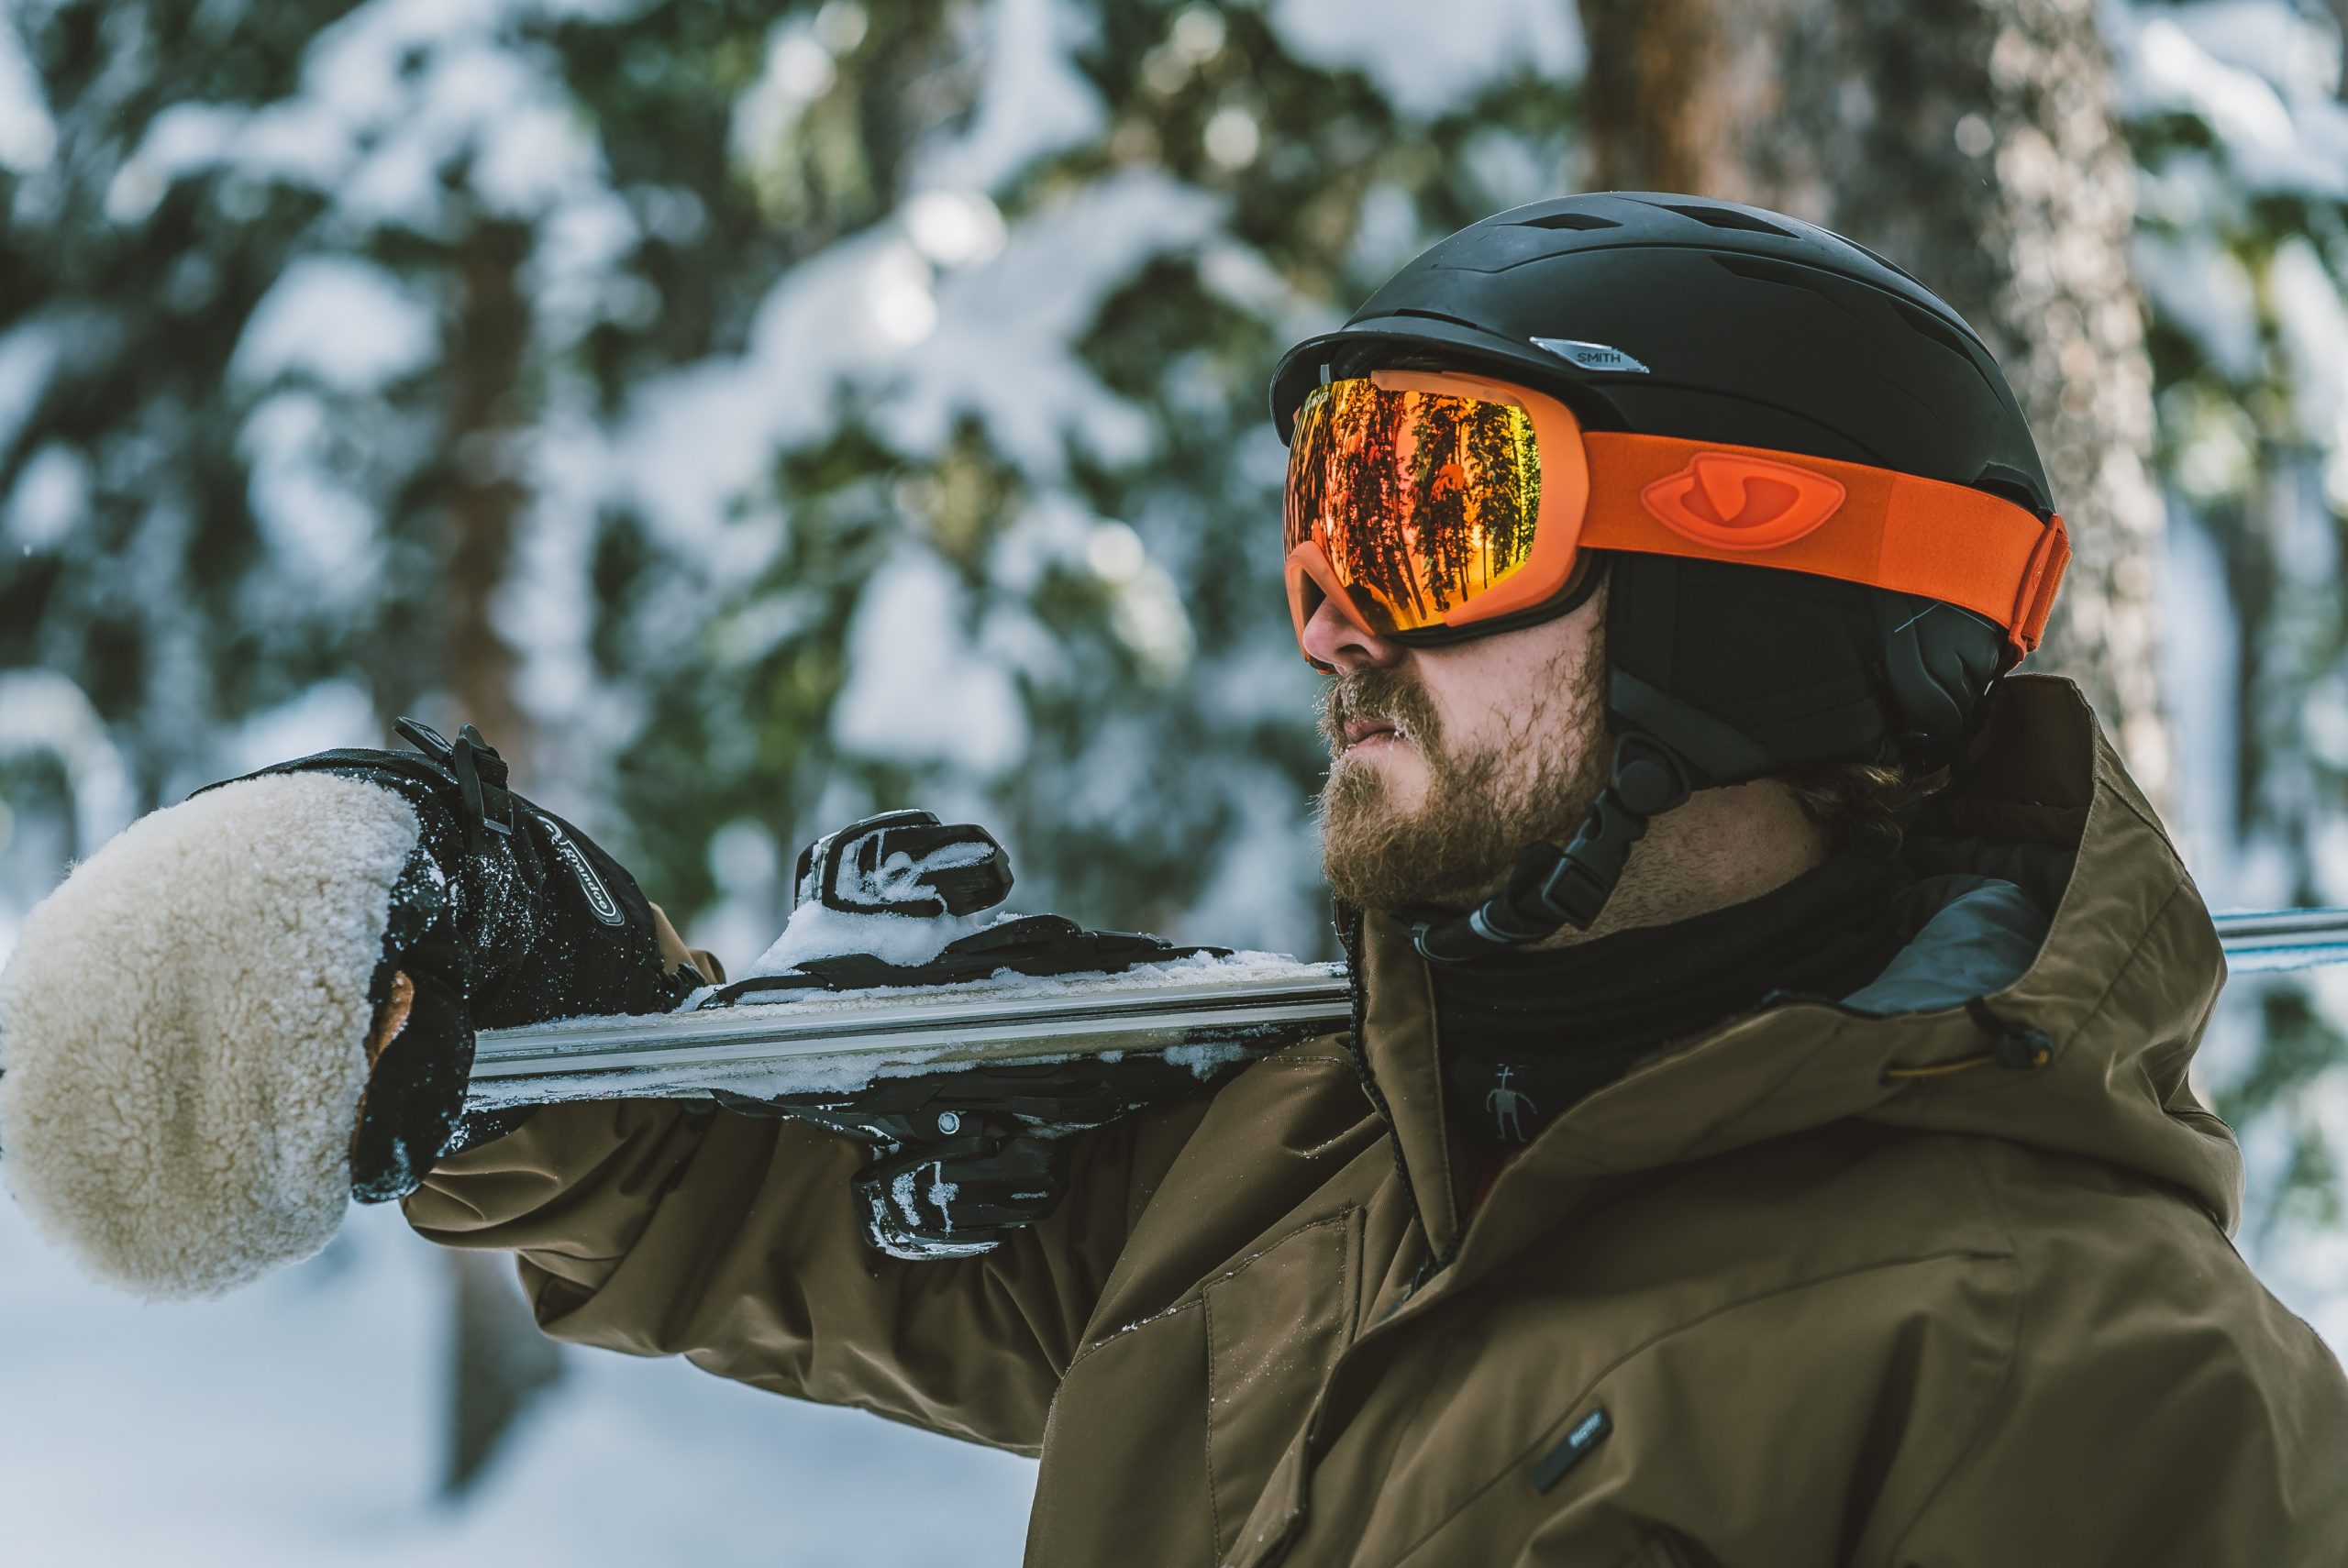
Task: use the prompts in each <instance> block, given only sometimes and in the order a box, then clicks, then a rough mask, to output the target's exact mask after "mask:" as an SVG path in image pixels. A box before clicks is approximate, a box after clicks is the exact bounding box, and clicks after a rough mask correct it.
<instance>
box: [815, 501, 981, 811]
mask: <svg viewBox="0 0 2348 1568" xmlns="http://www.w3.org/2000/svg"><path fill="white" fill-rule="evenodd" d="M967 604H968V593H967V591H966V590H965V589H964V588H963V586H962V583H961V581H960V580H959V579H958V577H957V576H956V575H955V573H954V569H953V568H951V567H949V566H947V564H946V562H945V561H943V560H941V559H939V558H937V557H936V555H935V554H933V553H931V552H930V551H928V550H925V549H922V548H920V547H916V546H907V547H903V548H902V549H900V550H899V551H898V552H897V554H896V555H895V556H894V557H892V558H891V560H890V563H889V569H888V570H886V571H882V572H877V573H875V574H874V575H873V577H872V579H871V580H870V581H869V582H868V583H867V584H866V585H865V589H864V597H863V598H862V599H861V600H860V601H859V602H858V604H857V610H856V618H855V620H854V621H853V622H852V623H851V624H850V625H849V628H848V636H847V656H848V665H847V668H848V679H847V686H846V688H845V689H844V690H842V691H841V692H840V695H839V699H838V701H836V702H835V703H834V704H833V707H832V738H833V740H834V741H836V742H837V743H838V745H840V747H841V748H842V749H843V750H845V751H848V752H851V753H854V754H856V755H858V756H869V757H874V758H880V759H884V760H888V761H893V762H908V763H923V762H938V763H947V764H952V765H955V766H958V767H962V768H964V769H967V770H968V771H969V772H971V773H974V774H978V775H981V776H984V775H990V774H996V773H1001V772H1002V771H1003V770H1004V769H1006V768H1008V767H1012V766H1013V765H1014V764H1016V763H1017V762H1018V760H1019V759H1020V758H1021V757H1022V756H1024V755H1026V750H1027V710H1026V706H1025V704H1024V703H1023V702H1022V701H1020V698H1019V690H1018V688H1017V686H1016V685H1015V684H1014V683H1013V680H1012V679H1011V677H1010V675H1009V674H1008V673H1006V672H1005V671H1004V670H1003V669H1002V668H1000V667H998V666H997V665H995V664H994V663H992V662H991V660H989V659H987V658H986V657H983V656H982V655H980V653H978V652H977V650H976V649H975V648H973V646H971V642H970V639H969V635H968V633H967V631H966V628H965V618H966V615H967V608H966V607H967Z"/></svg>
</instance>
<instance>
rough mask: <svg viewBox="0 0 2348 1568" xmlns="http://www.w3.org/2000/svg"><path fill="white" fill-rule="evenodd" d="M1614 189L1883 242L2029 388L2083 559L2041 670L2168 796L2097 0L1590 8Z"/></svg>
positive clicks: (2140, 390) (2155, 530) (1701, 2)
mask: <svg viewBox="0 0 2348 1568" xmlns="http://www.w3.org/2000/svg"><path fill="white" fill-rule="evenodd" d="M1580 4H1581V14H1582V18H1583V26H1584V29H1585V31H1586V32H1587V34H1588V36H1589V83H1588V88H1587V93H1588V104H1589V136H1590V144H1591V154H1592V163H1593V167H1592V173H1593V177H1594V183H1595V184H1597V185H1598V186H1600V188H1609V189H1617V190H1642V189H1645V190H1665V191H1688V192H1693V193H1699V194H1702V195H1710V196H1718V197H1723V198H1726V199H1728V200H1731V201H1744V202H1752V203H1755V204H1759V205H1762V206H1767V207H1773V208H1776V209H1778V211H1781V212H1787V213H1791V214H1793V215H1796V216H1799V217H1804V218H1808V219H1810V220H1811V221H1812V222H1815V223H1820V224H1823V225H1825V226H1827V227H1829V228H1833V229H1834V230H1836V231H1837V232H1838V233H1843V234H1847V235H1849V236H1850V237H1852V238H1854V239H1855V240H1858V241H1859V242H1860V243H1861V244H1864V245H1866V246H1867V247H1869V248H1872V249H1875V250H1877V251H1880V252H1881V253H1883V254H1884V255H1886V256H1888V257H1889V258H1890V259H1892V260H1894V261H1896V262H1898V263H1899V265H1900V266H1902V267H1905V268H1906V269H1908V271H1911V272H1913V273H1915V274H1916V276H1918V277H1920V278H1922V279H1923V280H1924V281H1925V282H1926V283H1928V284H1929V285H1931V286H1932V288H1933V290H1934V291H1935V292H1936V293H1939V294H1941V296H1942V297H1943V298H1944V299H1946V300H1947V301H1948V302H1949V303H1950V304H1953V305H1955V307H1956V308H1957V309H1958V310H1959V311H1960V312H1962V313H1963V314H1964V315H1965V317H1966V320H1968V321H1970V322H1971V323H1972V324H1973V326H1974V328H1975V329H1976V330H1977V331H1978V332H1979V333H1980V334H1981V336H1982V338H1983V340H1984V341H1985V342H1987V343H1988V346H1989V349H1990V352H1992V353H1993V354H1995V355H1996V356H1997V358H1998V361H1999V364H2000V365H2002V366H2003V367H2004V368H2005V371H2006V375H2007V377H2008V378H2009V379H2010V381H2012V382H2013V387H2014V392H2015V394H2016V396H2017V397H2019V398H2020V400H2021V406H2022V411H2023V413H2024V414H2027V415H2028V416H2029V419H2030V424H2031V428H2032V431H2033V432H2034V433H2035V434H2036V436H2037V437H2038V447H2039V451H2040V454H2041V456H2042V457H2043V458H2044V460H2045V464H2046V471H2047V478H2048V479H2049V480H2050V481H2051V482H2052V483H2053V485H2054V497H2055V502H2056V504H2057V505H2058V506H2060V507H2061V509H2062V512H2063V515H2064V518H2065V521H2066V523H2067V524H2068V525H2069V527H2070V531H2071V540H2072V546H2073V548H2074V550H2075V552H2076V553H2075V556H2074V558H2073V559H2072V562H2071V569H2070V575H2069V577H2068V579H2067V580H2066V584H2065V588H2064V591H2063V598H2062V602H2061V603H2060V605H2059V607H2058V609H2057V612H2056V614H2055V617H2054V624H2053V626H2052V627H2051V628H2050V629H2049V632H2048V635H2047V639H2046V645H2045V646H2044V647H2043V648H2042V649H2041V650H2040V652H2039V653H2038V655H2037V656H2036V657H2035V659H2034V661H2033V663H2034V664H2035V665H2036V666H2037V667H2038V668H2047V669H2053V670H2055V671H2058V672H2060V673H2062V674H2065V675H2068V676H2071V677H2073V678H2074V679H2077V680H2078V682H2079V683H2080V684H2081V685H2082V686H2083V687H2085V688H2086V690H2087V693H2088V700H2089V701H2092V702H2093V703H2094V704H2095V706H2096V710H2097V712H2099V713H2100V714H2101V715H2102V717H2103V720H2104V722H2105V724H2106V725H2107V726H2108V727H2109V728H2110V731H2111V732H2112V734H2113V736H2114V738H2115V740H2116V741H2117V742H2118V743H2119V745H2120V746H2121V750H2122V752H2123V753H2125V755H2126V756H2127V757H2128V760H2129V763H2130V765H2131V766H2132V767H2133V768H2134V770H2135V772H2136V774H2137V777H2138V778H2139V779H2140V781H2141V782H2143V785H2144V786H2145V788H2146V789H2147V790H2150V791H2151V792H2152V793H2153V794H2154V797H2155V799H2158V798H2160V797H2162V796H2164V795H2165V793H2166V785H2167V778H2168V737H2167V732H2166V728H2165V724H2164V723H2163V720H2162V716H2161V711H2160V700H2159V695H2160V694H2159V690H2158V685H2157V679H2156V671H2155V658H2156V648H2155V643H2156V639H2157V636H2158V634H2159V630H2160V615H2159V603H2158V600H2157V585H2158V581H2159V575H2160V563H2161V558H2162V554H2163V536H2164V530H2165V513H2164V511H2163V507H2162V502H2161V498H2160V494H2159V491H2158V490H2157V489H2156V488H2155V486H2154V482H2153V480H2152V477H2151V472H2150V461H2151V455H2152V444H2153V403H2152V387H2153V376H2152V365H2151V361H2150V359H2148V358H2147V356H2146V353H2145V348H2144V333H2143V307H2142V304H2141V303H2140V301H2139V299H2138V297H2137V293H2136V290H2135V286H2134V283H2133V281H2132V278H2131V276H2130V273H2129V269H2128V243H2129V237H2130V232H2131V228H2132V224H2133V220H2134V191H2135V167H2134V163H2133V160H2132V158H2131V157H2130V155H2129V152H2128V149H2127V147H2126V145H2125V144H2124V143H2123V142H2122V141H2121V138H2120V135H2119V133H2118V130H2117V128H2116V127H2115V125H2114V122H2113V119H2112V114H2111V70H2110V59H2109V57H2108V56H2107V54H2106V52H2105V50H2104V48H2103V44H2102V40H2101V39H2100V38H2099V36H2098V35H2097V32H2096V28H2095V5H2094V0H1580Z"/></svg>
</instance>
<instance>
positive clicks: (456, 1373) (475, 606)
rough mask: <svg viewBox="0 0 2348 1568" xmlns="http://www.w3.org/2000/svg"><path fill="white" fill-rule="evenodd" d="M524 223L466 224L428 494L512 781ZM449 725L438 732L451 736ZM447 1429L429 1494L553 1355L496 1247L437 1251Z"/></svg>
mask: <svg viewBox="0 0 2348 1568" xmlns="http://www.w3.org/2000/svg"><path fill="white" fill-rule="evenodd" d="M530 244H531V231H530V229H529V227H528V226H526V225H525V224H522V223H519V222H515V221H513V220H510V219H503V218H494V217H489V216H486V215H482V216H480V217H478V218H477V219H476V221H475V223H474V226H473V227H472V228H471V231H470V232H469V233H468V234H467V235H466V236H465V237H463V239H461V240H460V242H459V244H458V247H457V249H456V251H455V253H454V255H453V256H452V258H451V260H452V262H453V264H454V279H453V282H454V284H455V290H454V299H453V302H452V303H453V306H454V319H453V322H452V328H451V331H450V334H449V346H448V374H449V394H448V395H449V403H448V407H449V435H448V452H447V458H446V461H445V465H444V468H443V470H442V473H443V481H442V482H443V486H444V488H443V491H442V494H441V495H440V497H439V501H440V503H441V509H442V511H443V513H444V514H445V516H446V518H447V525H448V530H449V532H448V536H447V539H448V554H447V557H446V566H445V568H444V570H443V573H442V578H441V594H440V602H441V605H442V614H443V617H444V618H443V620H442V623H441V632H442V639H443V640H442V647H443V649H444V650H445V657H446V658H447V661H448V662H447V664H446V666H445V667H444V668H443V670H442V672H441V681H442V684H443V686H444V688H445V689H446V690H448V692H449V696H450V698H451V699H452V701H453V705H454V707H455V709H456V712H455V713H454V714H453V715H452V717H454V718H455V719H457V720H458V721H459V722H460V723H471V724H474V725H476V726H478V727H479V728H480V730H481V732H482V734H483V735H484V736H485V737H486V738H487V739H488V741H489V743H490V744H491V745H493V746H495V747H496V748H497V750H498V753H499V755H501V756H504V758H505V760H506V762H507V763H508V764H509V765H510V766H511V767H513V768H514V770H515V774H516V776H517V777H518V776H520V775H521V774H522V773H523V772H524V771H525V761H524V759H525V758H526V756H527V755H528V753H529V751H530V741H531V736H530V734H529V731H528V727H527V725H526V722H525V719H524V715H523V712H522V708H521V705H520V704H519V703H518V702H517V701H515V694H514V678H515V669H516V667H517V665H518V663H519V660H518V659H517V657H516V656H515V650H514V647H513V645H512V644H510V643H509V642H507V641H506V639H505V636H504V633H503V632H501V631H500V630H499V628H498V625H497V619H496V613H495V606H496V599H497V593H498V591H499V589H500V588H501V587H502V586H503V584H504V581H505V577H506V573H507V572H508V571H509V570H510V569H511V568H512V565H513V558H514V545H515V535H516V533H517V532H518V530H519V527H520V525H521V521H522V518H523V516H524V514H525V513H526V511H527V509H528V506H529V502H530V491H529V487H528V486H527V484H526V482H525V480H524V478H523V475H522V473H521V472H520V469H519V468H518V465H517V456H516V455H517V450H518V448H517V447H516V436H518V434H519V433H520V432H521V431H522V430H523V429H525V428H526V425H527V422H528V418H529V412H530V411H529V407H528V398H527V386H526V375H527V365H526V356H527V354H528V351H529V345H530V334H531V315H530V301H529V296H528V295H527V294H526V293H525V292H524V290H523V288H522V283H521V270H522V266H523V264H524V262H525V261H526V260H527V259H528V257H529V252H530ZM454 733H455V731H454V729H453V728H452V729H451V730H450V734H454ZM448 1267H449V1325H450V1334H449V1339H450V1354H449V1379H450V1381H449V1403H448V1412H449V1428H448V1433H447V1445H446V1460H447V1463H446V1465H445V1468H444V1470H443V1473H442V1482H441V1490H442V1494H443V1496H450V1497H454V1496H461V1495H462V1494H463V1493H464V1492H466V1491H467V1490H468V1489H469V1488H471V1485H473V1483H474V1482H475V1481H477V1480H478V1479H479V1478H480V1476H481V1475H482V1473H483V1471H484V1470H485V1469H486V1467H487V1466H488V1464H489V1463H490V1461H491V1460H492V1459H493V1458H494V1457H495V1455H496V1453H497V1450H498V1447H499V1445H500V1444H501V1443H502V1442H503V1441H504V1438H505V1435H506V1433H507V1432H508V1430H510V1429H511V1427H512V1425H513V1423H514V1421H515V1418H516V1417H518V1416H519V1415H520V1414H521V1413H522V1411H523V1409H524V1408H526V1406H527V1405H528V1403H529V1401H530V1399H531V1397H532V1396H533V1395H535V1394H537V1392H538V1391H539V1390H540V1389H542V1388H544V1387H545V1386H547V1385H548V1384H550V1383H552V1382H553V1381H554V1380H555V1378H556V1377H557V1376H558V1375H559V1374H560V1372H561V1361H560V1359H559V1353H558V1352H557V1350H556V1347H555V1345H554V1343H553V1342H552V1341H550V1340H548V1339H547V1338H546V1337H545V1336H544V1335H542V1334H540V1333H539V1332H538V1327H537V1321H536V1320H534V1319H533V1318H532V1317H531V1315H530V1310H529V1307H528V1304H527V1303H526V1302H525V1301H524V1300H523V1298H522V1293H521V1291H520V1290H519V1289H517V1288H516V1287H515V1281H514V1277H513V1264H512V1261H511V1260H510V1259H508V1258H506V1257H504V1255H502V1254H498V1253H463V1252H456V1253H449V1259H448Z"/></svg>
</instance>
